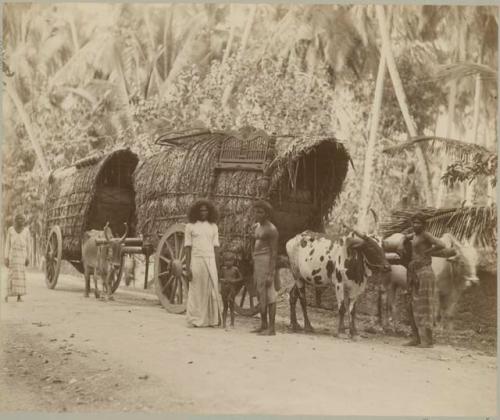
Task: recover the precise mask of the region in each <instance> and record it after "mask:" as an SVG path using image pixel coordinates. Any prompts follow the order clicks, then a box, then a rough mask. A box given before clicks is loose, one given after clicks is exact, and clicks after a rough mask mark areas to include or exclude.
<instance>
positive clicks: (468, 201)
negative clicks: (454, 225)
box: [465, 74, 481, 206]
mask: <svg viewBox="0 0 500 420" xmlns="http://www.w3.org/2000/svg"><path fill="white" fill-rule="evenodd" d="M480 108H481V76H480V75H479V74H478V75H476V85H475V89H474V116H473V120H472V121H473V125H472V133H471V142H472V143H474V144H477V129H478V127H479V110H480ZM476 183H477V182H476V180H473V181H472V182H471V183H470V184H467V185H466V188H465V205H467V206H471V205H472V203H473V201H474V191H475V189H476Z"/></svg>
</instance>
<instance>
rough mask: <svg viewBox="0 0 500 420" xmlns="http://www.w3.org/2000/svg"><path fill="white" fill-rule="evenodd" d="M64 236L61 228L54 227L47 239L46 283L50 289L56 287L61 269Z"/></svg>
mask: <svg viewBox="0 0 500 420" xmlns="http://www.w3.org/2000/svg"><path fill="white" fill-rule="evenodd" d="M61 259H62V234H61V229H60V228H59V226H54V227H53V228H52V229H51V230H50V233H49V236H48V239H47V247H46V248H45V283H46V284H47V287H48V288H49V289H53V288H54V287H56V284H57V279H58V277H59V270H60V269H61Z"/></svg>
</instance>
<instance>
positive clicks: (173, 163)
mask: <svg viewBox="0 0 500 420" xmlns="http://www.w3.org/2000/svg"><path fill="white" fill-rule="evenodd" d="M219 142H220V135H218V134H208V135H206V136H205V137H204V139H203V141H199V142H197V143H196V144H195V145H193V146H192V147H191V148H189V149H185V148H179V147H168V148H166V149H164V150H163V151H162V152H161V153H158V154H156V155H154V156H152V157H150V158H149V159H148V160H146V161H145V162H143V164H142V165H140V166H139V167H138V168H137V169H136V171H135V173H134V186H135V190H136V191H135V194H136V195H135V199H136V212H137V233H138V234H140V233H142V234H144V235H146V236H147V237H149V239H150V240H151V241H153V243H154V245H155V246H156V245H157V241H158V240H159V236H161V234H163V233H164V232H166V230H167V229H168V228H169V227H170V226H172V225H173V224H175V223H178V222H186V220H187V212H188V209H189V207H190V206H191V204H192V203H193V202H194V200H197V199H200V198H204V197H205V198H206V197H208V195H209V193H210V190H211V189H212V184H213V182H214V179H213V177H214V165H215V162H216V160H217V155H218V152H219V149H218V144H219Z"/></svg>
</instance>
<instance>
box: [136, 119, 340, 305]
mask: <svg viewBox="0 0 500 420" xmlns="http://www.w3.org/2000/svg"><path fill="white" fill-rule="evenodd" d="M156 144H158V145H162V146H163V147H162V150H161V151H159V152H158V153H156V154H154V155H152V156H150V157H148V158H147V159H145V160H143V161H142V162H141V163H140V164H139V165H138V166H137V168H136V170H135V172H134V180H133V184H134V188H135V209H136V215H137V230H138V231H140V232H143V235H144V240H145V241H146V240H147V242H148V243H150V244H152V245H153V246H154V248H155V250H156V251H155V258H154V260H155V261H154V262H155V264H154V282H155V290H156V293H157V295H158V298H159V300H160V302H161V304H162V305H163V306H164V307H165V308H166V309H167V311H169V312H174V313H183V312H184V311H185V309H186V300H187V293H188V287H189V284H188V282H187V279H186V267H185V254H184V228H185V224H186V222H187V213H188V209H189V207H190V206H191V205H192V203H193V202H194V201H195V200H198V199H202V198H204V199H209V200H211V201H212V202H214V203H215V205H216V207H217V208H218V210H219V216H220V218H219V222H218V227H219V235H220V242H221V248H222V249H221V251H222V252H224V251H232V252H234V253H235V254H236V255H237V260H238V266H239V268H240V271H241V272H242V274H243V277H244V282H243V284H242V286H241V287H240V290H239V293H238V295H237V297H236V305H235V309H236V311H237V312H238V313H240V314H242V315H253V314H256V313H257V312H258V310H259V309H258V301H257V294H256V290H255V285H254V282H253V276H252V261H251V255H252V246H253V225H254V221H253V214H252V204H253V203H254V202H255V201H256V200H258V199H261V198H263V199H267V200H268V201H269V202H270V203H271V204H272V205H273V207H274V210H275V212H274V220H273V222H274V223H275V224H276V226H277V228H278V230H279V233H280V253H283V254H284V253H285V244H286V242H287V241H288V240H289V239H290V238H292V237H293V236H294V235H296V234H297V233H299V232H302V231H303V230H305V229H311V230H314V231H322V230H323V222H324V220H325V218H326V216H327V215H328V213H329V211H330V209H331V208H332V206H333V204H334V202H335V200H336V198H337V196H338V194H339V193H340V190H341V188H342V183H343V181H344V179H345V176H346V173H347V168H348V163H349V160H350V158H349V154H348V153H347V151H346V149H345V147H344V145H343V144H342V143H340V142H338V141H337V140H336V139H335V138H333V137H314V136H300V135H297V136H275V135H268V134H267V133H266V132H264V131H262V130H258V129H255V128H252V127H244V128H241V129H240V130H238V131H209V130H206V129H194V130H185V131H182V132H168V133H162V134H160V135H159V136H158V137H157V139H156Z"/></svg>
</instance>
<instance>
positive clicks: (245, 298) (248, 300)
mask: <svg viewBox="0 0 500 420" xmlns="http://www.w3.org/2000/svg"><path fill="white" fill-rule="evenodd" d="M251 281H252V280H251V279H250V280H247V281H246V282H245V283H244V284H243V286H242V287H241V288H240V290H239V291H238V294H237V295H236V298H235V299H234V310H235V311H236V313H237V314H240V315H243V316H254V315H256V314H258V313H259V311H260V307H259V300H258V297H257V296H256V295H255V292H254V287H252V284H251V283H250V282H251Z"/></svg>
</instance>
